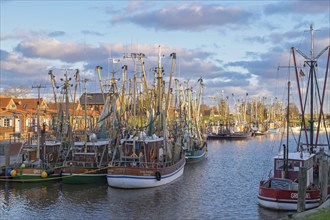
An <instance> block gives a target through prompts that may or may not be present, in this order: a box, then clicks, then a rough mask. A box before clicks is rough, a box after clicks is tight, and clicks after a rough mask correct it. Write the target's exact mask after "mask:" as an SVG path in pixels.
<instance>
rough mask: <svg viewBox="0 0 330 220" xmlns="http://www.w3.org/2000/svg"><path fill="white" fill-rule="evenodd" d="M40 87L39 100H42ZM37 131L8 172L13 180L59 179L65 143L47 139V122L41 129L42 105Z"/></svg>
mask: <svg viewBox="0 0 330 220" xmlns="http://www.w3.org/2000/svg"><path fill="white" fill-rule="evenodd" d="M40 88H41V87H38V100H40ZM36 128H37V133H36V135H35V136H33V138H32V137H29V138H28V140H27V141H26V142H24V143H22V145H21V148H20V150H19V152H18V155H17V159H16V162H15V163H14V164H13V166H12V168H11V169H9V170H8V171H7V172H8V174H10V176H11V177H12V180H11V181H17V182H37V181H49V180H59V179H60V176H61V173H60V170H61V169H60V166H61V163H62V161H63V157H62V153H61V152H62V150H63V145H62V142H60V141H49V140H46V124H45V123H43V126H42V129H40V107H39V101H38V106H37V124H36Z"/></svg>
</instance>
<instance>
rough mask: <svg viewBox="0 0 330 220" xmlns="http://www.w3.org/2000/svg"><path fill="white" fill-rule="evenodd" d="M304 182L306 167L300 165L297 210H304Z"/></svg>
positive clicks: (305, 179) (305, 180)
mask: <svg viewBox="0 0 330 220" xmlns="http://www.w3.org/2000/svg"><path fill="white" fill-rule="evenodd" d="M306 182H307V168H306V167H300V168H299V184H298V206H297V212H303V211H305V199H306Z"/></svg>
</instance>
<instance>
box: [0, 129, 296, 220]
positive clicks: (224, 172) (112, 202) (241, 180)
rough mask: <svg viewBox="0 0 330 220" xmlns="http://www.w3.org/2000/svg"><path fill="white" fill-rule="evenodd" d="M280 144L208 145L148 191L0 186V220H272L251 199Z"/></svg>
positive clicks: (268, 139)
mask: <svg viewBox="0 0 330 220" xmlns="http://www.w3.org/2000/svg"><path fill="white" fill-rule="evenodd" d="M280 140H281V136H280V135H279V134H276V135H274V134H268V135H265V136H258V137H250V138H249V139H248V140H241V141H220V140H209V141H208V157H207V159H206V160H204V161H202V162H200V163H196V164H189V165H187V166H186V167H185V171H184V175H183V176H182V177H180V178H179V179H178V180H176V181H175V182H173V183H171V184H168V185H164V186H161V187H157V188H151V189H139V190H122V189H114V188H111V187H108V186H107V185H106V184H101V185H100V184H98V185H68V184H63V183H61V182H55V183H46V182H45V183H42V184H41V183H26V184H22V183H13V182H0V186H1V188H0V214H1V216H0V219H8V220H9V219H278V218H280V217H284V216H287V215H288V212H279V211H271V210H267V209H264V208H261V207H259V206H258V204H257V194H258V186H259V181H260V180H261V179H262V178H264V179H265V178H266V177H267V176H268V174H269V173H270V172H273V170H272V166H273V164H272V158H273V156H275V155H276V154H277V153H278V150H279V146H280ZM290 142H294V140H293V139H292V140H290ZM292 145H293V146H294V144H293V143H292Z"/></svg>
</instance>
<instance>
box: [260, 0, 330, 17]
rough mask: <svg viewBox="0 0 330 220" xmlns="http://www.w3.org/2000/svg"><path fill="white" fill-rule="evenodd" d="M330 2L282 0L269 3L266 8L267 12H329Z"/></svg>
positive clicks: (321, 0)
mask: <svg viewBox="0 0 330 220" xmlns="http://www.w3.org/2000/svg"><path fill="white" fill-rule="evenodd" d="M329 9H330V3H329V1H324V0H314V1H306V0H300V1H286V2H283V1H280V2H277V3H274V4H268V5H266V6H265V8H264V13H265V14H288V13H289V14H320V13H329Z"/></svg>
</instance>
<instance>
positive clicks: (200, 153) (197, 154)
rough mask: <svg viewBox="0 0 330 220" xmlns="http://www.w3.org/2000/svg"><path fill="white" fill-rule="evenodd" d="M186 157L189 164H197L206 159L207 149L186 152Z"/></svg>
mask: <svg viewBox="0 0 330 220" xmlns="http://www.w3.org/2000/svg"><path fill="white" fill-rule="evenodd" d="M185 157H186V162H187V163H197V162H199V161H202V160H203V159H205V157H206V149H205V148H202V149H198V150H186V151H185Z"/></svg>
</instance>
